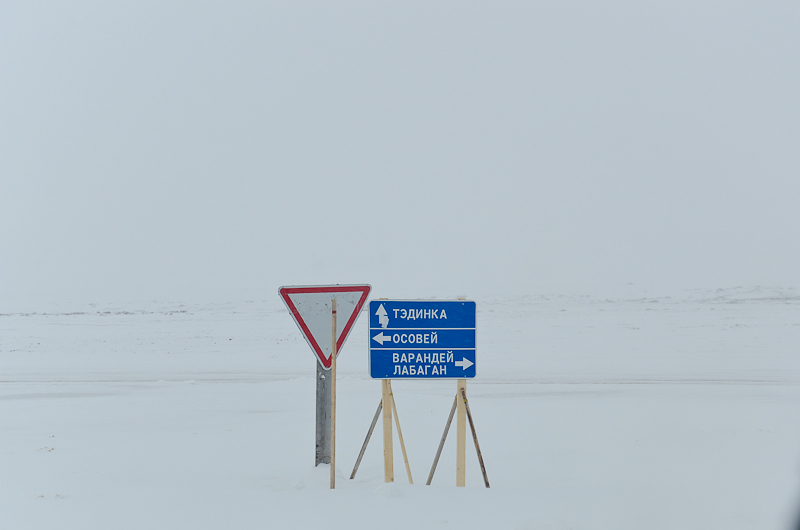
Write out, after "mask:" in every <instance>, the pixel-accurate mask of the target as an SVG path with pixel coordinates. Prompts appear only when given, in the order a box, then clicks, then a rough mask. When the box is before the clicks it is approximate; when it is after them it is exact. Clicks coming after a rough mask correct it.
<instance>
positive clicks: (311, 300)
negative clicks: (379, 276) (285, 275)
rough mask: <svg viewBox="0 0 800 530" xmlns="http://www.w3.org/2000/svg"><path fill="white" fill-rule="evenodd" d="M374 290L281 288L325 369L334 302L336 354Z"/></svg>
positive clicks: (354, 287)
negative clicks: (334, 302)
mask: <svg viewBox="0 0 800 530" xmlns="http://www.w3.org/2000/svg"><path fill="white" fill-rule="evenodd" d="M371 289H372V287H371V286H370V285H306V286H298V285H295V286H290V287H281V288H280V295H281V299H282V300H283V303H285V304H286V308H287V309H288V310H289V313H291V314H292V318H294V321H295V323H296V324H297V327H299V328H300V331H302V332H303V336H304V337H305V338H306V341H307V342H308V345H309V346H311V349H312V350H314V354H315V355H316V356H317V361H319V364H320V365H322V367H323V368H325V369H326V370H329V369H330V367H331V346H332V344H331V342H332V341H331V300H333V299H336V313H337V315H336V317H337V318H336V352H337V356H338V353H339V352H341V351H342V346H343V345H344V341H346V340H347V335H348V334H349V333H350V330H351V329H352V328H353V324H355V322H356V319H358V315H359V314H360V313H361V308H362V307H363V306H364V303H365V302H366V301H367V296H369V292H370V290H371Z"/></svg>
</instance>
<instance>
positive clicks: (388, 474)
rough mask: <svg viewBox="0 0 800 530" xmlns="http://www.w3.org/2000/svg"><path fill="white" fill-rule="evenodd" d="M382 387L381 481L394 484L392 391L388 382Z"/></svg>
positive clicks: (384, 382) (383, 383) (385, 380)
mask: <svg viewBox="0 0 800 530" xmlns="http://www.w3.org/2000/svg"><path fill="white" fill-rule="evenodd" d="M381 384H382V387H383V479H384V482H394V453H393V451H392V397H391V394H392V391H391V386H389V380H388V379H384V380H383V381H381Z"/></svg>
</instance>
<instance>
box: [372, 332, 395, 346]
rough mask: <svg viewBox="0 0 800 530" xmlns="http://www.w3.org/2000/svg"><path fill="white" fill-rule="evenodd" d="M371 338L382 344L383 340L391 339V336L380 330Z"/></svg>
mask: <svg viewBox="0 0 800 530" xmlns="http://www.w3.org/2000/svg"><path fill="white" fill-rule="evenodd" d="M372 340H374V341H375V342H377V343H378V344H380V345H381V346H383V343H384V342H386V341H391V340H392V336H391V335H384V334H383V331H381V332H380V333H378V334H377V335H375V336H374V337H372Z"/></svg>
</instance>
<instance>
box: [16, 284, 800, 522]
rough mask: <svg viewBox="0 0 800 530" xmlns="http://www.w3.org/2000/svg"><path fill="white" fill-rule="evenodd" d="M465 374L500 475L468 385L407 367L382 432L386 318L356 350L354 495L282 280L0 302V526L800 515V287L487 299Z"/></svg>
mask: <svg viewBox="0 0 800 530" xmlns="http://www.w3.org/2000/svg"><path fill="white" fill-rule="evenodd" d="M477 302H478V364H477V369H478V377H477V378H476V379H474V380H471V381H470V382H469V383H468V393H469V396H470V406H471V408H472V412H473V414H474V416H475V421H476V426H477V429H478V436H479V439H480V443H481V448H482V450H483V453H484V458H485V461H486V467H487V471H488V474H489V479H490V481H491V484H492V488H491V489H489V490H486V489H485V488H484V487H483V485H482V481H481V476H480V470H479V467H478V463H477V459H476V458H475V453H474V450H472V446H471V444H470V445H468V462H467V464H468V468H467V487H466V488H464V489H457V488H455V447H454V444H455V442H454V441H453V433H452V432H451V436H450V438H449V440H448V443H447V445H446V447H445V450H444V453H443V457H442V460H441V461H440V463H439V467H438V470H437V473H436V477H435V478H434V481H433V485H432V486H429V487H426V486H424V485H423V484H424V482H425V478H426V476H427V474H428V471H429V469H430V465H431V462H432V460H433V456H434V453H435V451H436V447H437V444H438V441H439V437H440V436H441V432H442V429H443V427H444V423H445V420H446V418H447V414H448V412H449V408H450V405H451V403H452V399H453V394H454V391H455V382H454V381H449V380H448V381H433V382H431V381H425V382H422V381H396V382H394V383H393V387H394V391H395V397H396V401H397V406H398V411H399V414H400V421H401V426H402V428H403V434H404V437H405V440H406V444H407V448H408V453H409V459H410V462H411V469H412V472H413V474H414V479H415V484H414V485H413V486H411V485H408V484H407V480H406V477H405V472H404V468H403V465H402V459H401V455H400V451H399V448H398V447H397V444H395V446H396V451H395V472H396V482H395V483H393V484H384V482H383V461H382V455H381V444H380V433H379V432H378V433H376V436H375V437H374V438H373V441H372V444H371V445H370V447H369V449H368V450H367V453H366V456H365V458H364V461H363V462H362V464H361V468H360V470H359V473H358V476H357V478H356V480H352V481H351V480H348V479H347V477H348V476H349V474H350V471H351V470H352V466H353V464H354V462H355V458H356V456H357V453H358V450H359V449H360V446H361V442H362V441H363V438H364V435H365V434H366V430H367V427H368V426H369V422H370V420H371V419H372V415H373V414H374V411H375V408H376V407H377V405H378V402H379V400H380V383H379V382H378V381H374V380H371V379H370V378H369V377H368V375H367V353H366V342H367V336H366V325H367V319H366V318H363V316H362V318H361V319H360V320H359V321H358V322H357V324H356V328H355V329H354V331H353V333H352V334H351V336H350V338H349V339H348V342H347V344H346V345H345V347H344V349H343V351H342V354H341V356H340V361H339V380H338V386H337V388H338V403H339V407H338V409H337V418H338V430H337V449H338V450H337V462H338V464H339V467H338V471H339V478H338V484H337V489H336V490H335V491H331V490H329V489H328V476H329V468H328V467H327V466H324V465H322V466H319V467H317V468H315V467H314V399H315V396H314V377H313V376H314V370H315V362H316V361H315V360H314V358H313V356H312V354H311V351H310V350H309V348H308V346H307V345H306V343H305V341H304V340H303V338H302V337H301V335H300V333H299V331H298V330H297V328H296V327H295V324H294V322H293V321H292V319H291V318H290V316H289V315H288V313H287V312H286V310H285V308H283V306H282V304H281V303H280V301H279V299H278V297H277V294H275V295H274V296H271V297H268V298H266V299H257V300H255V301H248V302H237V303H219V304H207V305H200V304H186V305H179V304H164V303H156V302H153V303H149V304H130V305H108V304H97V305H91V306H61V307H56V306H52V307H47V308H45V307H42V308H33V309H32V310H31V312H6V313H4V314H2V315H0V359H2V364H1V365H0V366H2V373H1V374H0V380H1V381H2V385H0V527H2V528H8V529H25V528H37V529H38V528H80V529H86V528H131V529H133V528H135V529H142V528H170V529H174V528H323V527H329V528H509V529H517V528H519V529H570V528H575V529H608V530H617V529H620V530H621V529H648V530H659V529H665V530H666V529H676V530H677V529H723V528H724V529H726V530H736V529H753V530H766V529H780V530H784V529H786V528H789V527H790V525H793V524H795V521H796V518H797V516H798V515H800V349H799V348H798V346H800V293H798V292H796V291H793V290H780V289H729V290H719V291H692V292H683V293H678V294H676V295H674V296H672V297H656V298H647V297H644V298H642V297H621V298H619V297H617V298H609V299H606V298H602V297H592V296H520V297H517V298H494V299H491V298H484V299H478V300H477Z"/></svg>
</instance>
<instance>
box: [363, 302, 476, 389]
mask: <svg viewBox="0 0 800 530" xmlns="http://www.w3.org/2000/svg"><path fill="white" fill-rule="evenodd" d="M369 373H370V376H371V377H373V378H375V379H411V378H414V379H419V378H423V379H425V378H427V379H431V378H434V379H438V378H451V379H466V378H472V377H475V302H472V301H467V300H447V301H445V300H372V301H370V303H369Z"/></svg>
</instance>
